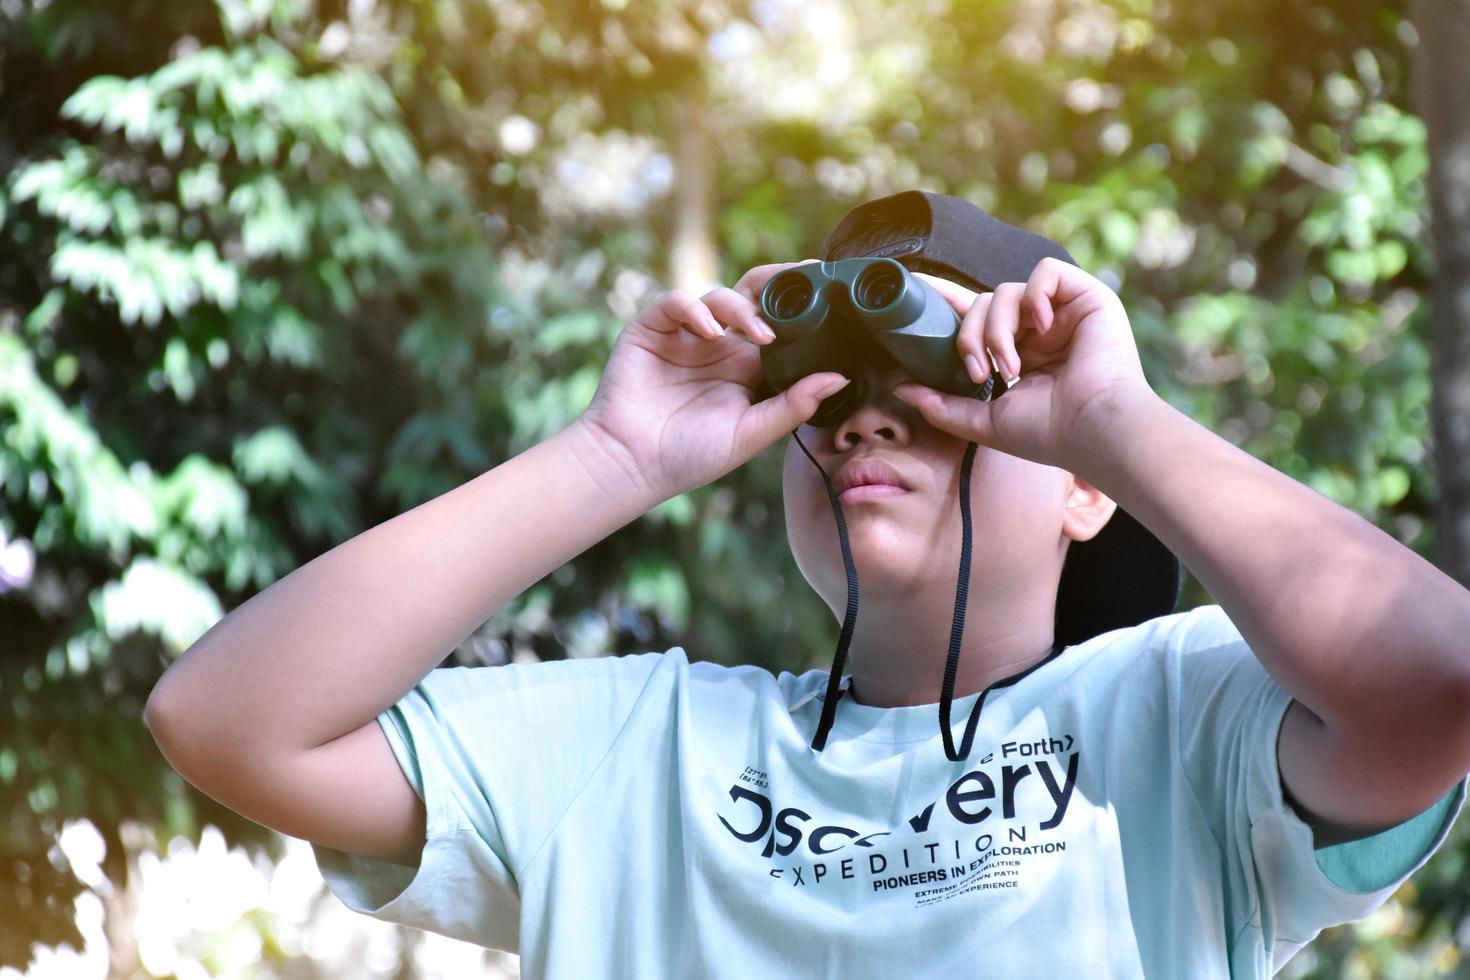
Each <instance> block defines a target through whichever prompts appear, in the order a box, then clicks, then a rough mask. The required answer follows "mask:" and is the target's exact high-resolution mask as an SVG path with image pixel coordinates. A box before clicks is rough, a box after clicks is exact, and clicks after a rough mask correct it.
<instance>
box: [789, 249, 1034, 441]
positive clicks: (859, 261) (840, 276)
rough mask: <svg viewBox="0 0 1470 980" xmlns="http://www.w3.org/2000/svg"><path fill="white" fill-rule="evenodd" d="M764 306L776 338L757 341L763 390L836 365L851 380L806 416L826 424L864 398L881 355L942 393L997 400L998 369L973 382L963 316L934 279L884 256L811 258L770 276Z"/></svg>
mask: <svg viewBox="0 0 1470 980" xmlns="http://www.w3.org/2000/svg"><path fill="white" fill-rule="evenodd" d="M760 311H761V316H763V317H764V318H765V320H766V322H767V323H769V324H770V326H771V329H772V331H773V332H774V333H775V334H776V339H775V340H773V341H772V342H771V343H769V344H766V345H764V346H762V347H761V348H760V356H761V369H762V372H763V373H764V375H765V379H764V381H763V383H762V391H761V393H760V394H761V397H763V398H764V397H769V396H770V395H774V394H775V393H777V392H779V391H784V390H786V389H787V388H788V387H790V386H791V385H793V384H795V383H796V382H797V381H800V380H801V379H802V378H804V377H806V376H807V375H809V374H815V373H817V372H821V371H836V372H839V373H841V374H843V375H845V376H847V377H849V378H852V379H853V381H852V383H851V384H849V385H847V387H845V388H843V389H842V390H841V391H839V392H837V393H836V394H834V395H832V396H830V397H828V398H825V399H823V401H822V404H821V405H820V406H818V408H817V411H816V413H815V414H814V415H813V416H812V417H811V419H810V420H809V423H810V424H811V425H816V426H827V425H832V424H834V423H836V422H838V421H840V420H842V419H844V418H846V417H847V416H848V415H850V414H851V413H852V412H853V411H854V410H855V409H856V408H857V407H858V406H859V405H861V404H863V402H864V401H866V400H867V398H868V396H869V392H868V391H867V390H866V381H865V380H864V378H863V375H862V371H861V368H862V366H863V364H864V363H865V362H876V361H878V360H881V359H882V358H883V356H884V355H885V354H886V355H887V356H888V357H891V358H892V359H893V360H894V361H896V362H897V363H898V364H899V366H900V367H901V368H902V369H903V370H904V371H905V372H906V373H907V374H908V376H909V377H910V378H911V379H912V380H914V381H917V382H919V383H920V384H923V385H927V386H928V387H930V388H934V389H936V390H938V391H946V392H949V393H950V394H955V395H964V396H966V397H973V398H979V399H980V400H982V401H986V400H990V399H994V398H999V397H1000V396H1001V395H1002V394H1003V393H1004V392H1005V390H1006V385H1005V382H1004V381H1003V380H1001V377H1000V375H999V374H998V373H992V374H991V376H990V378H989V379H988V380H987V381H986V382H985V383H984V384H981V385H977V384H975V382H974V381H973V380H971V378H970V375H969V372H968V371H966V370H965V366H964V363H963V362H962V361H961V360H960V354H959V350H958V349H957V348H956V347H955V340H956V337H957V335H958V334H959V329H960V317H959V314H957V313H955V311H954V308H953V307H952V306H950V305H949V301H948V300H946V299H945V298H944V297H943V296H941V295H940V294H939V291H938V290H936V289H935V288H934V287H933V286H930V285H929V284H928V283H926V282H924V281H923V280H922V279H920V278H919V277H918V276H915V275H914V274H913V273H911V272H910V271H909V270H908V269H906V268H905V267H904V266H903V265H902V264H900V263H899V262H898V261H896V260H894V259H890V258H851V259H837V260H834V261H830V262H809V263H807V264H805V265H798V266H793V267H791V268H789V269H784V270H782V271H781V272H778V273H777V274H776V275H774V276H772V277H771V278H770V280H769V281H768V282H767V283H766V286H765V288H764V289H763V290H762V291H761V296H760Z"/></svg>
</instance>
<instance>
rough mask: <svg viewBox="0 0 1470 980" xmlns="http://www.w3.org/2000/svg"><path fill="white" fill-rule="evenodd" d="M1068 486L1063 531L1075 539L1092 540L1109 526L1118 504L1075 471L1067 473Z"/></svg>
mask: <svg viewBox="0 0 1470 980" xmlns="http://www.w3.org/2000/svg"><path fill="white" fill-rule="evenodd" d="M1067 487H1068V489H1067V499H1066V504H1067V510H1066V513H1065V515H1064V516H1063V518H1062V533H1063V534H1065V535H1066V536H1067V537H1068V538H1070V539H1072V540H1073V541H1090V540H1092V539H1093V538H1094V537H1095V536H1096V535H1097V533H1098V532H1099V531H1101V530H1102V529H1103V528H1104V527H1106V526H1107V523H1108V521H1109V520H1110V519H1111V518H1112V516H1113V511H1115V510H1117V509H1118V504H1117V502H1116V501H1114V500H1113V499H1112V498H1111V497H1109V496H1108V495H1107V494H1105V493H1103V492H1102V491H1101V490H1099V489H1098V488H1097V487H1095V486H1093V485H1092V484H1091V483H1088V482H1087V481H1086V480H1084V479H1083V478H1082V477H1080V476H1078V475H1076V474H1075V473H1068V474H1067Z"/></svg>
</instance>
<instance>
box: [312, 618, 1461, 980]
mask: <svg viewBox="0 0 1470 980" xmlns="http://www.w3.org/2000/svg"><path fill="white" fill-rule="evenodd" d="M825 684H826V675H825V672H823V671H819V670H811V671H807V672H805V673H802V674H799V675H796V674H791V673H789V672H785V671H783V672H781V673H780V674H779V675H773V674H771V673H770V672H769V671H767V670H764V669H761V668H758V667H754V666H740V667H723V666H719V665H715V664H710V663H703V662H698V663H690V662H689V661H688V659H687V656H686V654H685V651H684V650H683V648H682V647H674V648H672V649H670V650H668V651H667V652H665V653H662V654H659V653H646V654H638V655H630V656H624V657H607V658H596V659H584V660H568V661H557V662H550V663H543V664H529V665H507V666H502V667H450V668H440V669H438V670H434V671H432V672H431V673H430V674H429V676H428V677H426V678H425V679H424V680H423V681H422V682H421V683H420V684H419V685H418V686H417V687H415V688H414V689H413V690H412V691H410V692H409V693H408V694H406V695H405V696H404V697H403V698H402V699H401V700H400V701H399V702H398V703H397V704H396V705H394V706H392V707H391V708H389V709H388V710H386V711H384V712H383V714H382V715H380V716H379V719H378V720H379V722H380V724H381V725H382V729H383V731H384V732H385V734H386V735H387V738H388V741H389V743H390V744H391V746H392V748H393V751H394V753H395V755H396V756H397V758H398V761H399V763H400V764H401V765H402V767H403V770H404V773H405V774H406V776H407V778H408V780H409V782H410V783H411V784H412V785H413V787H414V788H415V789H416V790H417V791H418V793H419V795H420V796H421V797H422V798H423V800H424V803H425V807H426V809H427V811H428V835H427V837H428V840H427V843H426V845H425V848H424V852H423V855H422V860H421V863H420V865H419V867H418V868H417V869H413V868H407V867H403V866H401V865H396V864H392V863H390V862H386V861H378V860H375V859H370V858H364V857H361V856H358V855H349V854H345V853H343V852H341V851H337V850H333V849H331V848H326V847H321V846H316V847H315V848H314V850H315V853H316V856H317V860H318V863H319V865H320V868H321V871H322V874H323V876H324V877H325V879H326V881H327V883H328V885H329V886H330V887H331V889H332V891H333V892H334V893H335V894H336V895H337V896H338V897H339V898H341V899H342V901H343V902H344V903H346V904H347V905H348V906H349V907H350V908H352V909H354V910H357V911H360V912H363V913H365V914H367V915H370V916H373V917H375V918H378V919H383V920H386V921H389V922H398V923H403V924H406V925H410V926H415V927H417V928H420V929H426V930H430V931H433V932H437V933H442V934H444V935H447V936H452V937H455V938H458V939H463V940H468V941H470V942H475V943H479V944H481V945H485V946H492V947H496V948H501V949H507V950H512V951H516V952H518V953H519V954H520V956H521V968H522V972H523V975H524V976H525V977H527V978H528V980H534V978H541V977H548V978H557V980H561V978H567V980H589V978H595V977H619V978H626V977H638V978H640V980H662V978H687V977H717V978H724V977H731V978H741V980H744V978H749V977H789V976H813V977H814V976H833V977H835V976H841V977H844V978H863V977H885V978H887V977H905V978H915V977H952V976H984V977H992V978H1012V977H1015V978H1022V977H1024V978H1034V977H1078V976H1107V977H1112V978H1125V977H1153V978H1167V980H1178V978H1183V977H1222V976H1227V975H1228V976H1231V977H1240V978H1245V977H1267V976H1270V975H1271V974H1272V973H1273V972H1275V971H1276V970H1278V969H1280V967H1281V965H1282V964H1283V963H1284V962H1285V961H1286V960H1287V958H1289V957H1290V956H1291V955H1292V954H1294V953H1295V952H1296V951H1297V950H1299V949H1301V947H1302V946H1303V945H1305V944H1306V943H1307V942H1309V941H1310V940H1311V939H1312V938H1313V937H1314V936H1316V935H1317V933H1318V932H1319V931H1320V930H1321V929H1323V928H1324V927H1326V926H1328V925H1332V924H1335V923H1340V922H1345V921H1348V920H1352V919H1357V918H1361V917H1362V916H1364V915H1366V914H1368V913H1369V912H1370V911H1372V910H1373V909H1375V908H1377V907H1378V906H1379V905H1380V904H1382V903H1383V902H1384V901H1385V900H1386V899H1387V898H1388V896H1389V895H1390V894H1391V893H1392V892H1393V890H1394V889H1395V888H1396V887H1397V886H1398V885H1399V884H1400V883H1402V881H1403V880H1404V879H1405V878H1406V877H1407V876H1408V875H1409V874H1410V873H1411V872H1413V871H1414V870H1416V869H1417V868H1418V867H1419V866H1420V865H1422V864H1423V863H1424V861H1425V860H1426V859H1427V858H1428V857H1429V855H1430V854H1431V853H1433V851H1434V850H1435V849H1436V848H1437V847H1438V846H1439V845H1440V844H1441V842H1443V841H1444V839H1445V837H1446V835H1447V834H1448V832H1449V829H1450V826H1451V824H1452V822H1453V820H1454V818H1455V816H1456V815H1458V813H1459V811H1460V808H1461V806H1462V805H1463V802H1464V797H1465V788H1466V783H1465V781H1463V780H1462V781H1461V782H1460V783H1459V784H1458V785H1457V786H1455V787H1454V788H1453V789H1452V790H1451V791H1450V792H1449V793H1448V795H1447V796H1446V797H1445V798H1444V799H1443V800H1442V801H1441V802H1440V803H1439V804H1437V805H1436V806H1434V807H1432V808H1431V809H1430V810H1428V811H1425V813H1423V814H1421V815H1420V816H1418V817H1415V818H1414V819H1412V820H1409V821H1407V822H1406V823H1404V824H1400V825H1399V826H1397V827H1394V828H1392V829H1390V830H1387V831H1384V832H1383V833H1380V834H1377V835H1375V836H1373V837H1370V838H1366V839H1364V840H1361V841H1355V842H1352V843H1349V844H1343V845H1338V846H1337V847H1333V848H1324V849H1321V850H1319V849H1316V848H1314V847H1313V841H1312V834H1311V829H1310V828H1309V827H1308V826H1307V825H1306V824H1305V823H1303V822H1302V821H1301V819H1300V818H1299V817H1298V816H1297V815H1296V813H1295V811H1294V810H1293V809H1292V808H1291V806H1290V805H1289V804H1288V803H1286V802H1285V801H1284V800H1283V797H1282V791H1281V784H1280V775H1279V772H1278V770H1277V760H1276V741H1277V734H1278V731H1279V729H1280V725H1281V720H1282V717H1283V715H1284V713H1285V711H1286V707H1287V705H1288V704H1289V702H1290V697H1289V695H1287V694H1286V692H1285V691H1283V690H1282V689H1281V688H1280V687H1279V686H1277V684H1276V683H1275V682H1274V681H1273V680H1272V679H1271V677H1270V676H1269V675H1268V674H1267V673H1266V671H1265V669H1264V668H1263V667H1262V666H1261V664H1260V662H1259V661H1258V660H1256V658H1255V657H1254V655H1252V654H1251V652H1250V650H1249V649H1248V648H1247V647H1246V645H1245V643H1244V641H1243V640H1242V639H1241V636H1240V633H1239V632H1238V631H1237V630H1236V628H1235V626H1234V625H1233V624H1232V623H1231V622H1230V620H1229V619H1227V618H1226V616H1225V614H1224V612H1223V611H1222V610H1221V608H1220V607H1219V606H1214V605H1211V606H1202V607H1200V608H1197V609H1194V610H1191V611H1189V612H1186V613H1176V614H1173V615H1170V616H1164V617H1160V618H1158V619H1154V620H1150V621H1149V622H1146V623H1143V624H1140V625H1138V626H1134V627H1129V628H1126V629H1120V630H1114V631H1112V632H1110V633H1105V634H1102V635H1100V636H1096V637H1094V638H1092V639H1091V640H1089V641H1087V642H1086V643H1082V644H1078V645H1076V646H1073V647H1069V648H1067V649H1066V650H1064V651H1063V652H1062V653H1060V654H1059V655H1058V656H1056V657H1055V658H1053V659H1052V660H1051V661H1049V662H1048V663H1046V664H1044V665H1043V666H1041V667H1040V668H1038V669H1037V670H1035V671H1033V672H1032V673H1030V674H1028V675H1027V676H1025V677H1024V678H1023V679H1022V680H1020V681H1019V682H1017V683H1015V684H1013V685H1011V686H1009V687H1003V688H999V689H997V690H994V691H992V692H991V693H990V695H989V696H988V697H987V699H986V701H985V704H984V706H983V708H982V711H981V716H980V720H979V725H978V729H977V732H976V736H975V741H974V748H973V750H972V752H971V754H970V757H969V758H968V759H967V760H964V761H961V762H950V761H948V760H947V759H946V757H945V754H944V750H943V745H942V742H941V740H940V737H939V731H938V709H937V706H935V705H925V706H916V707H899V708H878V707H874V706H871V705H863V704H859V703H857V702H855V701H853V700H852V699H851V698H850V697H847V696H843V697H842V698H840V700H839V701H838V705H837V711H836V719H835V722H834V724H833V728H832V731H831V733H830V735H829V737H828V741H827V746H826V748H825V750H823V751H822V752H820V753H818V752H815V751H813V750H812V749H811V747H810V741H811V738H812V733H813V731H814V729H815V727H816V724H817V719H818V717H819V714H820V710H821V707H822V704H821V697H822V696H823V693H824V691H825ZM977 697H978V695H970V696H969V697H965V698H960V699H958V700H956V701H955V704H954V711H953V714H952V716H951V717H952V719H953V723H954V735H955V740H956V743H958V742H959V739H960V736H961V735H962V733H963V731H964V725H965V721H966V719H967V718H968V716H969V711H970V708H971V706H972V705H973V704H974V703H975V700H976V698H977ZM1329 875H1330V876H1329Z"/></svg>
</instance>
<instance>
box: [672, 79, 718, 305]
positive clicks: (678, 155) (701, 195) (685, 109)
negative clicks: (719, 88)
mask: <svg viewBox="0 0 1470 980" xmlns="http://www.w3.org/2000/svg"><path fill="white" fill-rule="evenodd" d="M673 123H674V127H673V128H674V131H673V140H672V142H673V150H674V213H673V233H672V235H671V236H670V242H669V279H670V282H671V283H672V285H673V286H675V287H677V288H679V289H687V290H689V291H690V292H692V293H694V294H695V295H696V296H699V295H702V294H703V293H705V292H706V291H707V290H708V289H709V288H710V287H711V286H713V285H715V284H716V283H718V282H719V277H720V268H719V262H718V261H717V259H716V256H715V243H714V223H715V198H714V183H713V175H712V171H713V169H714V160H713V157H712V152H711V148H710V132H709V109H708V93H707V86H706V84H705V80H704V74H703V72H701V71H698V70H696V71H694V72H692V74H691V77H690V80H689V85H688V87H687V88H686V89H685V90H684V92H683V93H682V94H681V95H680V96H679V97H678V101H677V103H676V107H675V110H674V118H673Z"/></svg>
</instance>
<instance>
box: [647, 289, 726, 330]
mask: <svg viewBox="0 0 1470 980" xmlns="http://www.w3.org/2000/svg"><path fill="white" fill-rule="evenodd" d="M654 311H655V313H656V314H657V315H658V316H659V317H661V318H662V320H663V323H664V326H663V327H662V328H660V326H659V325H658V324H654V323H650V324H649V325H650V326H652V327H653V329H655V330H660V332H662V333H669V332H672V331H674V330H677V329H679V328H681V327H682V328H684V329H686V330H688V331H689V332H690V333H692V334H694V335H695V336H698V337H704V338H707V339H709V340H719V339H720V338H721V337H723V336H725V328H724V327H722V326H720V324H719V323H718V322H717V321H716V320H715V315H714V314H713V313H711V312H710V308H709V307H708V306H705V305H704V304H703V303H701V302H700V301H699V300H697V299H695V298H694V297H693V296H692V295H690V293H689V292H688V291H687V290H684V289H671V290H669V291H668V292H667V293H664V295H663V296H661V297H659V301H658V303H656V304H655V306H654Z"/></svg>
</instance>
